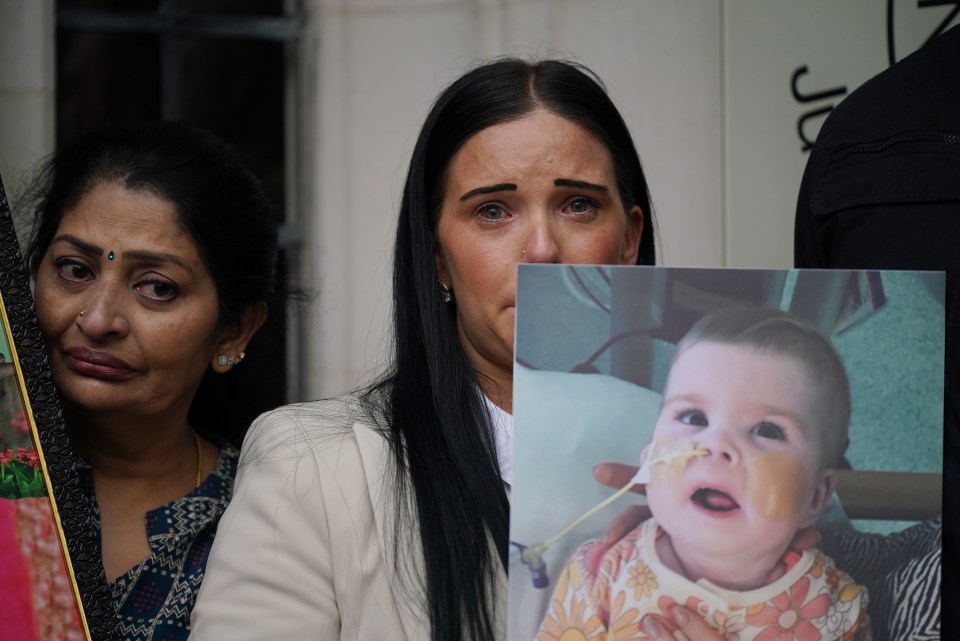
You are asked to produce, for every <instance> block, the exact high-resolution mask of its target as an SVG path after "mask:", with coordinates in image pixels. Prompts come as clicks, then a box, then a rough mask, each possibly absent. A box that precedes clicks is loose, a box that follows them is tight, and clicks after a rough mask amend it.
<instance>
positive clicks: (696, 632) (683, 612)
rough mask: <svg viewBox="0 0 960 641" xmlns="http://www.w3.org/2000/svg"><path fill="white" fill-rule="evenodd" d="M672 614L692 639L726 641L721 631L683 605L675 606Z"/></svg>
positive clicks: (696, 640) (694, 640) (693, 640)
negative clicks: (692, 613)
mask: <svg viewBox="0 0 960 641" xmlns="http://www.w3.org/2000/svg"><path fill="white" fill-rule="evenodd" d="M670 616H671V617H672V618H673V621H674V623H676V624H677V627H679V628H680V630H681V631H682V632H683V634H684V635H686V637H687V638H688V639H690V641H724V638H723V637H722V636H720V633H719V632H717V631H716V630H714V629H713V628H711V627H710V625H709V624H707V622H706V621H704V620H703V619H701V618H700V617H698V616H694V615H691V614H690V611H689V610H687V609H686V608H684V607H682V606H679V605H675V606H673V608H671V610H670Z"/></svg>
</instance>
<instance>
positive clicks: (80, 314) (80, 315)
mask: <svg viewBox="0 0 960 641" xmlns="http://www.w3.org/2000/svg"><path fill="white" fill-rule="evenodd" d="M77 316H79V317H80V318H83V310H82V309H81V310H80V313H79V314H77Z"/></svg>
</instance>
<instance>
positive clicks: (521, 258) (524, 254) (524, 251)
mask: <svg viewBox="0 0 960 641" xmlns="http://www.w3.org/2000/svg"><path fill="white" fill-rule="evenodd" d="M526 255H527V250H526V249H524V250H523V253H522V254H520V260H523V257H524V256H526Z"/></svg>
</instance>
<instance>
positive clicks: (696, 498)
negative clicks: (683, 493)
mask: <svg viewBox="0 0 960 641" xmlns="http://www.w3.org/2000/svg"><path fill="white" fill-rule="evenodd" d="M690 498H691V500H693V502H694V504H696V505H698V506H700V507H702V508H703V509H705V510H710V511H711V512H732V511H733V510H736V509H737V508H739V507H740V505H739V504H738V503H737V502H736V501H734V500H733V497H732V496H730V495H729V494H727V493H726V492H721V491H720V490H714V489H712V488H709V487H702V488H700V489H699V490H697V491H696V492H694V493H693V496H691V497H690Z"/></svg>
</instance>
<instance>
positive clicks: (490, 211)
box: [477, 203, 506, 222]
mask: <svg viewBox="0 0 960 641" xmlns="http://www.w3.org/2000/svg"><path fill="white" fill-rule="evenodd" d="M505 215H506V214H505V213H504V211H503V208H502V207H501V206H500V205H497V204H496V203H488V204H486V205H483V206H481V207H480V209H478V210H477V216H479V217H480V219H481V220H485V221H488V222H497V221H499V220H503V219H504V217H505Z"/></svg>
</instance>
